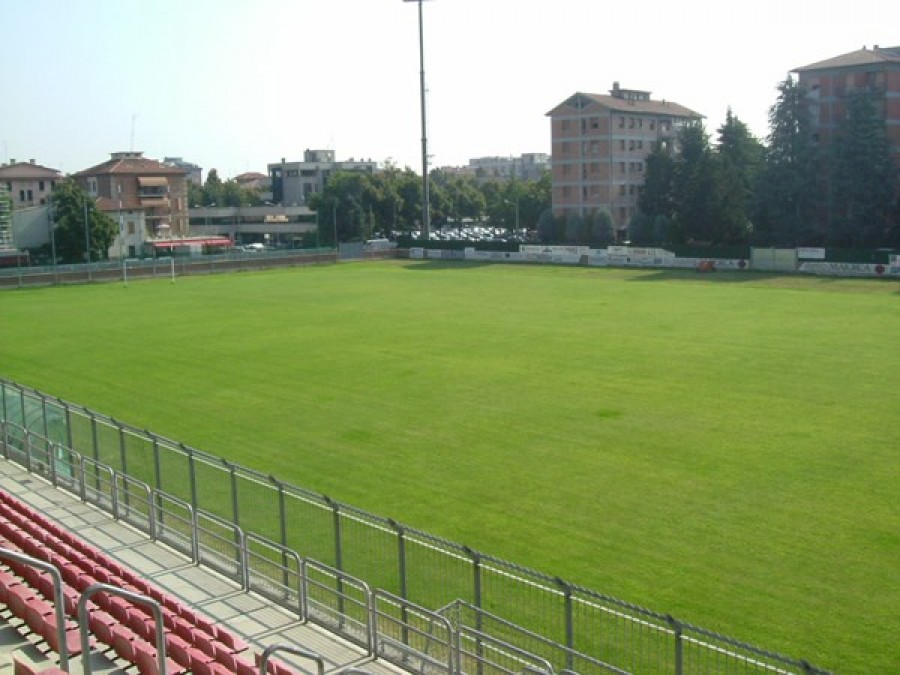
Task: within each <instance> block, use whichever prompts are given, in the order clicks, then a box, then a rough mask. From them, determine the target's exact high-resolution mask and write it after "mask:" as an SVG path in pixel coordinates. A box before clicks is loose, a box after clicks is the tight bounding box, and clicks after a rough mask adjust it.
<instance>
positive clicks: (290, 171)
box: [287, 169, 300, 178]
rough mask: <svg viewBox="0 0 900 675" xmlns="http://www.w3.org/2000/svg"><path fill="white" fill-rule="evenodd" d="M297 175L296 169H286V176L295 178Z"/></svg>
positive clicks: (298, 173)
mask: <svg viewBox="0 0 900 675" xmlns="http://www.w3.org/2000/svg"><path fill="white" fill-rule="evenodd" d="M299 175H300V172H299V171H298V170H297V169H288V170H287V177H288V178H296V177H297V176H299Z"/></svg>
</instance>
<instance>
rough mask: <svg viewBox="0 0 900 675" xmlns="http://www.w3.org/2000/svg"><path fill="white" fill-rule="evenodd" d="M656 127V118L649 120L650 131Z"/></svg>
mask: <svg viewBox="0 0 900 675" xmlns="http://www.w3.org/2000/svg"><path fill="white" fill-rule="evenodd" d="M654 129H656V120H650V131H653V130H654Z"/></svg>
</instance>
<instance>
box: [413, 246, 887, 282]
mask: <svg viewBox="0 0 900 675" xmlns="http://www.w3.org/2000/svg"><path fill="white" fill-rule="evenodd" d="M408 255H409V257H410V258H412V259H431V260H478V261H484V262H506V263H536V264H541V263H551V264H557V265H583V266H589V267H637V268H660V269H666V268H669V269H696V270H708V271H711V270H726V271H735V272H739V271H747V270H753V271H768V272H770V271H774V270H777V271H779V272H784V273H788V274H790V273H801V274H815V275H822V276H843V277H900V256H892V257H891V263H890V264H888V265H884V264H877V263H846V262H827V261H816V262H795V263H794V264H793V265H784V264H783V261H785V260H794V261H796V260H797V257H796V253H795V252H794V249H784V254H783V255H777V254H772V252H771V251H770V250H769V249H767V250H766V253H765V254H764V255H759V256H753V257H751V258H750V259H747V258H695V257H690V258H688V257H684V258H680V257H678V256H676V255H675V254H674V253H672V252H671V251H667V250H666V249H661V248H640V247H627V246H610V247H607V248H605V249H591V248H587V247H582V246H533V245H532V246H521V247H520V250H519V251H518V252H507V251H479V250H475V249H474V248H466V249H463V250H456V249H424V248H415V247H414V248H410V249H409V252H408ZM773 260H777V261H779V265H777V266H774V265H773V263H772V261H773Z"/></svg>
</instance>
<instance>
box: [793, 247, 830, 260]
mask: <svg viewBox="0 0 900 675" xmlns="http://www.w3.org/2000/svg"><path fill="white" fill-rule="evenodd" d="M797 257H798V258H803V259H805V260H825V249H824V248H811V247H808V246H800V247H798V248H797Z"/></svg>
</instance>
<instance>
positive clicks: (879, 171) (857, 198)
mask: <svg viewBox="0 0 900 675" xmlns="http://www.w3.org/2000/svg"><path fill="white" fill-rule="evenodd" d="M830 149H831V154H830V160H831V161H830V162H829V165H830V171H829V174H830V177H831V180H830V186H829V197H830V199H829V207H830V217H829V228H828V240H829V242H830V243H832V244H833V245H837V246H851V247H852V246H879V245H882V244H883V243H884V241H885V240H886V239H887V236H888V233H889V230H890V226H891V216H892V212H891V211H892V206H893V199H894V194H895V190H896V186H897V168H896V167H895V166H894V164H893V161H892V159H891V151H890V143H889V141H888V136H887V130H886V127H885V121H884V118H883V117H882V115H880V114H879V111H878V109H877V108H876V106H875V103H874V102H873V100H872V97H871V95H869V94H868V93H865V92H858V93H854V94H851V95H850V96H849V97H848V99H847V114H846V116H845V117H844V118H843V119H842V120H841V121H840V123H839V125H838V129H837V133H836V135H835V137H834V140H833V142H832V144H831V148H830Z"/></svg>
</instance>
